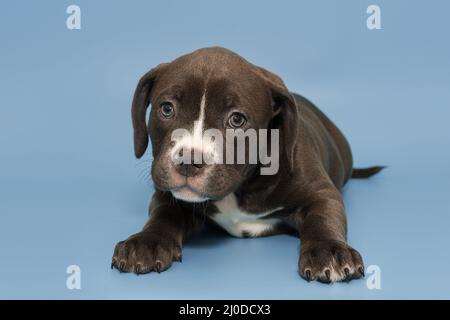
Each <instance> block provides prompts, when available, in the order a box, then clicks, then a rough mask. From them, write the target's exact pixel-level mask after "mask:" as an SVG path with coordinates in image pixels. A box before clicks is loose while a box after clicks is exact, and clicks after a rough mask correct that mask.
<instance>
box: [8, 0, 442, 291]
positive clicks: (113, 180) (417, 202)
mask: <svg viewBox="0 0 450 320" xmlns="http://www.w3.org/2000/svg"><path fill="white" fill-rule="evenodd" d="M73 3H75V4H77V5H79V6H80V7H81V15H82V17H81V18H82V25H81V27H82V29H81V30H73V31H69V30H68V29H67V28H66V18H67V14H66V8H67V6H68V5H70V4H73ZM372 3H375V4H378V5H380V7H381V14H382V16H381V18H382V30H374V31H369V30H368V29H367V27H366V18H367V16H368V15H367V14H366V8H367V6H368V5H369V4H372ZM449 12H450V3H449V2H447V1H425V0H422V1H406V0H404V1H400V0H397V1H381V0H376V1H375V0H373V1H363V0H354V1H308V2H306V1H239V0H233V1H229V0H227V1H206V0H203V1H81V0H77V1H56V0H55V1H39V2H38V1H2V2H1V4H0V147H1V149H0V213H1V216H0V253H1V257H0V298H27V299H28V298H35V299H43V298H64V299H66V298H68V299H80V298H138V299H139V298H145V299H147V298H150V299H162V298H187V299H189V298H191V299H197V298H207V299H214V298H247V299H259V298H271V299H311V298H324V299H347V298H353V299H360V298H364V299H366V298H367V299H380V298H388V299H393V298H406V299H411V298H450V275H449V272H448V265H449V264H450V253H449V249H448V246H449V243H450V233H449V227H450V215H449V214H450V212H449V211H450V205H449V203H450V202H449V196H450V195H449V189H450V169H449V163H450V151H449V150H450V149H449V142H450V139H449V138H450V129H449V122H448V117H449V115H450V111H449V107H450V105H449V102H450V90H449V89H450V68H449V67H450V59H449V57H450V42H449V41H448V37H449V31H450V30H449V29H450V28H449V23H448V13H449ZM211 45H221V46H224V47H227V48H229V49H232V50H234V51H236V52H238V53H239V54H241V55H242V56H244V57H246V58H247V59H249V60H250V61H252V62H254V63H255V64H258V65H261V66H264V67H265V68H267V69H269V70H272V71H273V72H275V73H277V74H279V75H280V76H281V77H282V78H283V79H284V80H285V82H286V84H287V85H288V87H289V88H290V89H291V90H292V91H296V92H299V93H301V94H303V95H305V96H306V97H308V98H309V99H311V100H312V101H314V102H315V103H316V104H317V105H318V106H319V107H320V108H321V109H322V110H324V111H325V112H326V113H327V114H328V115H329V116H330V117H331V118H332V119H333V120H334V121H335V123H336V124H337V125H338V126H339V127H340V128H341V129H342V130H343V132H344V133H345V134H346V136H347V137H348V139H349V141H350V143H351V145H352V148H353V153H354V157H355V163H356V165H357V166H366V165H373V164H383V165H388V166H389V168H388V169H387V170H385V171H383V172H382V173H380V174H379V175H377V176H375V177H373V178H372V179H370V180H364V181H355V180H352V181H351V182H350V183H349V184H348V185H347V186H346V188H345V190H344V195H345V202H346V207H347V213H348V220H349V242H350V243H351V244H352V245H353V246H354V247H355V248H357V249H358V250H359V251H360V252H361V253H362V255H363V257H364V260H365V263H366V266H369V265H378V266H379V267H380V268H381V271H382V273H381V286H382V287H381V290H369V289H368V288H367V287H366V280H359V281H353V282H351V283H338V284H334V285H325V284H320V283H307V282H306V281H304V280H302V279H301V278H300V277H299V276H298V275H297V259H298V250H299V242H298V240H297V239H296V238H293V237H289V236H274V237H270V238H261V239H234V238H231V237H229V236H227V235H225V234H223V233H220V232H213V231H206V234H205V235H203V236H201V237H196V238H195V239H194V240H193V241H192V242H191V243H190V244H188V245H186V247H185V248H184V255H183V258H184V260H183V263H181V264H180V263H175V264H174V265H173V267H172V268H171V269H170V270H168V271H167V272H165V273H162V274H148V275H143V276H139V277H138V276H135V275H133V274H120V273H119V272H118V271H116V270H110V269H109V265H110V261H111V255H112V252H113V248H114V245H115V243H116V242H117V241H119V240H122V239H125V238H126V237H127V236H129V235H130V234H132V233H134V232H136V231H138V230H139V229H140V228H141V227H142V226H143V224H144V223H145V221H146V219H147V207H148V204H149V201H150V197H151V194H152V192H153V188H152V184H151V181H149V179H148V167H149V164H150V163H149V161H150V160H151V158H150V155H149V154H150V153H149V152H147V154H146V156H145V157H144V158H145V159H144V160H139V161H138V160H136V159H135V158H134V156H133V149H132V130H131V120H130V103H131V98H132V94H133V91H134V88H135V85H136V83H137V80H138V79H139V77H140V76H141V75H142V74H143V73H144V72H146V71H147V70H148V69H150V68H151V67H153V66H155V65H157V64H158V63H160V62H166V61H170V60H172V59H174V58H176V57H178V56H179V55H181V54H184V53H188V52H190V51H192V50H194V49H197V48H200V47H205V46H211ZM71 264H76V265H79V266H80V267H81V270H82V277H81V281H82V284H81V286H82V288H81V290H68V289H67V288H66V278H67V274H66V268H67V266H69V265H71Z"/></svg>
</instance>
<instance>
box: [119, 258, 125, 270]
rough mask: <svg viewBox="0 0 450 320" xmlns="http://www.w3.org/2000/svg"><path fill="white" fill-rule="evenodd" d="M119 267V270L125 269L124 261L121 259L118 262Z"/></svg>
mask: <svg viewBox="0 0 450 320" xmlns="http://www.w3.org/2000/svg"><path fill="white" fill-rule="evenodd" d="M119 269H120V271H122V270H123V269H125V261H123V260H122V261H120V262H119Z"/></svg>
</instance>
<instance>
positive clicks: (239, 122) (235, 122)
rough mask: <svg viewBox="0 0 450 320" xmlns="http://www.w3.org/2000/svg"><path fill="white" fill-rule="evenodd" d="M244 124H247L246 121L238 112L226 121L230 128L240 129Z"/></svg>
mask: <svg viewBox="0 0 450 320" xmlns="http://www.w3.org/2000/svg"><path fill="white" fill-rule="evenodd" d="M245 122H247V119H246V118H245V116H244V115H243V114H242V113H239V112H234V113H233V114H232V115H231V116H230V118H229V119H228V124H229V125H230V127H232V128H240V127H242V126H243V125H244V124H245Z"/></svg>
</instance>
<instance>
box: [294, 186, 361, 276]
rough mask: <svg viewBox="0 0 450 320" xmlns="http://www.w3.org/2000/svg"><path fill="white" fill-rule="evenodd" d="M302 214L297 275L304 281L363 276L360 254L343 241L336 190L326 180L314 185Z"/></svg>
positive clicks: (341, 207)
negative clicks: (315, 186)
mask: <svg viewBox="0 0 450 320" xmlns="http://www.w3.org/2000/svg"><path fill="white" fill-rule="evenodd" d="M316 185H320V186H321V187H320V188H318V189H317V190H315V191H314V192H313V193H312V196H311V198H310V201H309V205H308V206H307V208H305V212H304V213H303V217H302V218H300V216H299V217H298V218H299V219H298V220H297V221H298V226H299V234H300V239H301V250H300V260H299V272H300V275H301V276H302V277H303V278H305V279H306V280H308V281H310V280H319V281H322V282H335V281H344V280H351V279H356V278H360V277H361V276H363V275H364V265H363V261H362V258H361V255H360V254H359V253H358V251H356V250H355V249H353V248H352V247H350V246H349V245H348V244H347V242H346V231H347V230H346V229H347V222H346V217H345V211H344V204H343V200H342V196H341V194H340V192H339V191H338V190H337V189H336V187H335V186H334V185H333V184H332V183H331V182H330V181H329V180H327V179H324V181H321V182H320V183H318V184H316Z"/></svg>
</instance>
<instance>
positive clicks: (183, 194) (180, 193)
mask: <svg viewBox="0 0 450 320" xmlns="http://www.w3.org/2000/svg"><path fill="white" fill-rule="evenodd" d="M170 192H171V193H172V195H173V196H174V197H175V198H176V199H180V200H183V201H186V202H204V201H207V200H209V198H208V197H207V196H206V195H204V194H202V193H201V192H199V191H197V190H196V189H195V188H193V187H192V186H190V185H189V184H185V185H183V186H179V187H176V188H171V189H170Z"/></svg>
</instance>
